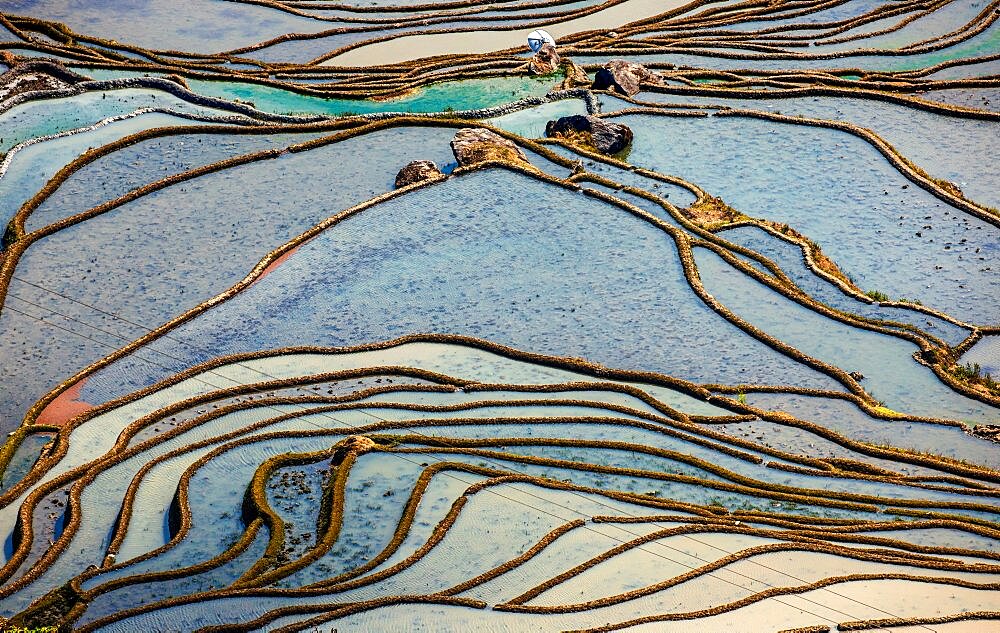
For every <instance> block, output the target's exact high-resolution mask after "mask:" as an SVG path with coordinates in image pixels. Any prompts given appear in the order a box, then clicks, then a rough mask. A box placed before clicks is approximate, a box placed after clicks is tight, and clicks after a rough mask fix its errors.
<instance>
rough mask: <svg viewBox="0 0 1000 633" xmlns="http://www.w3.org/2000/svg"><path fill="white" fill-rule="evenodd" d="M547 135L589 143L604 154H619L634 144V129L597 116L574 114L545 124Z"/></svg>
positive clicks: (588, 144)
mask: <svg viewBox="0 0 1000 633" xmlns="http://www.w3.org/2000/svg"><path fill="white" fill-rule="evenodd" d="M545 136H548V137H550V138H553V137H556V138H563V139H565V140H567V141H570V142H572V143H577V144H581V145H587V146H590V147H592V148H594V149H596V150H597V151H598V152H600V153H602V154H609V155H610V154H618V153H619V152H621V151H623V150H625V149H626V148H628V146H629V145H631V144H632V130H631V128H629V127H628V126H627V125H623V124H621V123H611V122H610V121H605V120H604V119H600V118H598V117H596V116H584V115H582V114H574V115H573V116H564V117H562V118H560V119H558V120H556V121H549V122H548V123H547V124H545Z"/></svg>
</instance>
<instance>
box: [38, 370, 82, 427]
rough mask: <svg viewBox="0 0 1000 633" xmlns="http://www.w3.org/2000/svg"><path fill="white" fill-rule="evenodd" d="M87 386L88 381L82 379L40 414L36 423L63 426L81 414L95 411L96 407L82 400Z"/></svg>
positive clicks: (57, 397)
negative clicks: (81, 396)
mask: <svg viewBox="0 0 1000 633" xmlns="http://www.w3.org/2000/svg"><path fill="white" fill-rule="evenodd" d="M85 384H87V379H86V378H82V379H80V380H78V381H77V382H76V384H74V385H73V386H72V387H70V388H69V389H67V390H66V391H64V392H62V393H61V394H59V395H58V396H56V399H55V400H53V401H52V402H50V403H49V405H48V406H47V407H45V408H44V409H42V412H41V413H40V414H38V419H37V420H35V423H36V424H52V425H55V426H62V425H63V424H66V423H67V422H69V421H70V420H72V419H73V418H75V417H76V416H78V415H80V414H81V413H86V412H87V411H90V410H91V409H93V408H94V405H92V404H90V403H89V402H85V401H83V400H81V399H80V392H81V391H83V386H84V385H85Z"/></svg>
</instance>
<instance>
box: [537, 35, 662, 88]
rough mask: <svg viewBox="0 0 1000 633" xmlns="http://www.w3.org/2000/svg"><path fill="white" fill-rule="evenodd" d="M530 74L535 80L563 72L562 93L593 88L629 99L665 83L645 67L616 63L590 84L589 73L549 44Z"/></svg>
mask: <svg viewBox="0 0 1000 633" xmlns="http://www.w3.org/2000/svg"><path fill="white" fill-rule="evenodd" d="M527 70H528V73H529V74H531V75H535V76H545V75H551V74H554V73H555V72H556V71H558V70H562V72H563V75H564V76H565V78H564V79H563V81H562V83H561V84H560V85H559V88H558V89H560V90H568V89H570V88H579V87H589V88H593V89H594V90H612V91H615V92H620V93H621V94H623V95H627V96H629V97H631V96H633V95H635V94H636V93H638V92H639V90H640V88H641V86H642V84H654V85H657V84H660V83H662V81H663V79H662V78H661V77H660V75H658V74H657V73H655V72H653V71H652V70H649V69H648V68H646V67H645V66H643V65H642V64H637V63H635V62H629V61H625V60H624V59H613V60H611V61H609V62H608V63H607V64H605V65H604V68H601V69H600V70H598V71H597V75H596V76H595V77H594V81H591V80H590V77H589V76H588V75H587V71H585V70H584V69H583V67H582V66H580V65H579V64H577V63H576V62H574V61H573V60H571V59H570V58H568V57H561V56H560V55H559V51H557V50H556V47H555V46H553V45H551V44H545V45H543V46H542V47H541V48H540V49H538V52H537V53H535V55H534V57H532V58H531V59H530V60H529V61H528V64H527Z"/></svg>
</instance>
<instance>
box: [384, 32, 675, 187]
mask: <svg viewBox="0 0 1000 633" xmlns="http://www.w3.org/2000/svg"><path fill="white" fill-rule="evenodd" d="M560 69H561V70H562V72H563V74H564V75H565V78H564V79H563V81H562V83H561V84H560V85H559V87H558V89H559V90H571V89H574V88H581V87H589V88H592V89H594V90H611V91H615V92H619V93H621V94H623V95H627V96H632V95H634V94H636V93H637V92H639V90H640V89H641V86H642V84H659V83H661V82H662V79H661V78H660V76H659V75H657V74H656V73H655V72H653V71H651V70H649V69H647V68H646V67H645V66H643V65H642V64H636V63H633V62H628V61H625V60H621V59H615V60H611V61H610V62H608V63H607V64H605V66H604V68H601V69H600V70H599V71H598V72H597V76H596V78H595V79H594V81H593V82H591V80H590V77H589V76H588V75H587V72H586V71H585V70H584V69H583V68H582V67H581V66H580V65H578V64H577V63H576V62H574V61H573V60H571V59H569V58H564V57H560V55H559V52H558V51H557V50H556V48H555V47H554V46H552V45H551V44H545V45H543V46H542V47H541V48H540V49H539V50H538V52H537V53H535V56H534V57H532V58H531V60H530V61H529V62H528V64H527V70H528V72H529V73H530V74H532V75H551V74H553V73H555V72H556V71H557V70H560ZM545 136H547V137H549V138H558V139H562V140H564V141H566V142H568V143H572V144H574V145H577V146H582V147H585V148H587V149H590V150H594V151H597V152H599V153H601V154H606V155H609V156H611V155H617V154H621V153H622V152H625V151H626V150H628V148H629V147H630V146H631V145H632V139H633V134H632V130H631V128H629V127H628V126H627V125H624V124H622V123H615V122H612V121H607V120H605V119H602V118H600V117H597V116H593V115H581V114H577V115H572V116H565V117H560V118H559V119H557V120H555V121H549V122H548V123H547V124H546V125H545ZM451 150H452V153H454V154H455V160H456V161H457V162H458V164H459V165H460V166H463V167H468V166H471V165H477V164H481V163H484V162H488V161H500V162H506V163H513V164H515V165H521V166H523V167H525V168H527V169H534V167H532V165H531V163H529V162H528V158H527V156H525V154H524V152H522V151H521V149H520V148H519V147H518V146H517V145H516V144H515V143H513V142H512V141H510V140H508V139H506V138H504V137H502V136H500V135H498V134H496V133H495V132H491V131H490V130H487V129H486V128H462V129H461V130H459V131H458V133H456V134H455V138H453V139H452V141H451ZM443 177H444V174H443V173H442V172H441V170H440V169H438V166H437V165H435V164H434V162H433V161H429V160H415V161H413V162H411V163H410V164H408V165H406V166H405V167H403V168H402V169H401V170H399V173H398V174H396V182H395V185H396V188H399V187H406V186H409V185H412V184H415V183H419V182H425V181H430V180H437V179H439V178H443Z"/></svg>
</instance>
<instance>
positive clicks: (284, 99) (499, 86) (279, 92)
mask: <svg viewBox="0 0 1000 633" xmlns="http://www.w3.org/2000/svg"><path fill="white" fill-rule="evenodd" d="M79 70H80V72H84V73H86V74H88V75H90V76H91V77H93V78H94V79H115V78H119V77H134V76H142V75H143V74H144V73H138V72H128V71H120V70H107V69H93V68H86V69H82V68H81V69H79ZM187 82H188V85H189V86H190V87H191V90H193V91H194V92H197V93H198V94H202V95H206V96H209V97H218V98H220V99H227V100H229V101H234V100H236V99H239V100H240V101H249V102H251V103H253V105H254V106H255V107H256V108H257V109H258V110H263V111H265V112H273V113H276V114H328V115H338V116H340V115H347V114H369V113H373V112H444V111H447V110H448V109H449V108H450V109H452V110H456V111H458V110H475V109H478V108H489V107H493V106H497V105H500V104H503V103H509V102H511V101H516V100H518V99H524V98H525V97H539V96H542V95H544V94H545V93H546V92H548V91H549V90H550V89H551V88H552V86H553V85H554V81H553V80H552V79H551V78H548V79H535V78H533V77H494V78H490V79H469V80H464V81H448V82H442V83H438V84H431V85H429V86H426V87H424V88H421V89H420V90H417V91H415V92H414V93H412V94H410V95H408V96H406V97H402V98H400V99H392V100H390V101H372V100H368V99H327V98H324V97H316V96H312V95H304V94H299V93H296V92H291V91H289V90H283V89H281V88H274V87H272V86H263V85H258V84H251V83H241V82H228V81H207V80H203V79H188V80H187Z"/></svg>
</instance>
